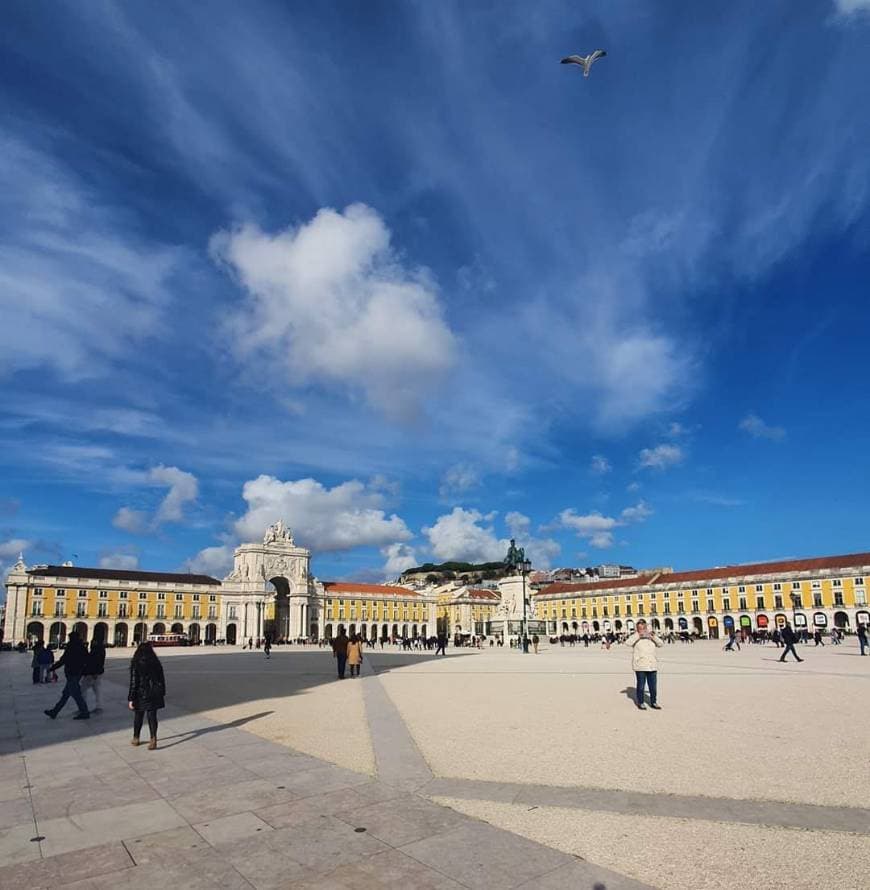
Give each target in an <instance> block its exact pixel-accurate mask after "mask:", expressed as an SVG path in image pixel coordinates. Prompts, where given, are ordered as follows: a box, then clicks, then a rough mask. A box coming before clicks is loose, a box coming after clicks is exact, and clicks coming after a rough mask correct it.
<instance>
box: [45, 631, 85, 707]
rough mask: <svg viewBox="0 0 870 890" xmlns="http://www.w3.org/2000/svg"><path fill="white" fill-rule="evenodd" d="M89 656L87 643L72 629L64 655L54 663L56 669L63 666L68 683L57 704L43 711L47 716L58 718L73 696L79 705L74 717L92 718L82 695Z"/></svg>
mask: <svg viewBox="0 0 870 890" xmlns="http://www.w3.org/2000/svg"><path fill="white" fill-rule="evenodd" d="M87 658H88V650H87V649H86V648H85V644H84V643H83V642H82V639H81V637H80V636H79V635H78V633H77V632H76V631H72V632H71V633H70V635H69V639H68V640H67V644H66V649H65V650H64V653H63V655H62V656H61V658H59V659H58V660H57V661H56V662H55V665H54V669H55V670H57V669H58V668H60V667H63V672H64V676H65V677H66V683H64V686H63V692H61V694H60V698H59V699H58V702H57V704H56V705H55V706H54V707H53V708H49V709H48V710H47V711H43V713H44V714H45V716H46V717H51V719H52V720H55V719H57V715H58V714H59V713H60V712H61V711H62V710H63V709H64V706H65V705H66V703H67V702H68V701H69V700H70V698H72V699H73V701H75V703H76V704H77V705H78V707H79V712H78V714H76V715H75V717H74V718H73V719H74V720H88V719H89V718H90V716H91V714H90V711H88V706H87V704H86V703H85V700H84V697H83V696H82V688H81V681H82V674H84V672H85V664H86V662H87Z"/></svg>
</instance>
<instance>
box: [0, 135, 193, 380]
mask: <svg viewBox="0 0 870 890" xmlns="http://www.w3.org/2000/svg"><path fill="white" fill-rule="evenodd" d="M0 190H2V192H3V195H4V203H5V205H6V208H7V211H6V212H7V213H8V214H10V215H11V216H13V217H14V218H15V219H16V220H17V223H16V225H15V226H14V227H8V228H7V229H6V230H5V231H4V238H3V243H2V246H0V311H2V314H3V319H4V323H3V326H2V330H0V375H2V374H9V373H12V372H15V371H19V370H28V369H36V368H42V369H48V370H50V371H52V372H54V373H56V374H57V375H58V376H59V377H60V378H62V379H65V380H72V381H75V380H81V379H84V378H89V377H94V376H100V375H105V374H106V373H108V372H109V370H110V369H111V368H112V367H113V366H114V365H115V364H117V363H118V362H120V361H121V360H123V358H124V356H125V355H127V354H128V353H129V351H130V350H132V349H135V348H136V346H137V345H141V344H143V343H145V342H146V341H147V340H148V339H149V338H153V337H155V336H156V335H158V334H159V333H160V332H161V331H162V329H163V328H162V326H163V323H164V320H165V319H164V311H165V309H166V307H167V305H168V304H169V302H170V279H171V278H172V275H173V273H174V272H175V270H176V269H177V268H178V267H179V265H180V263H181V261H182V257H183V256H184V251H181V250H179V249H176V248H172V247H169V246H166V245H160V244H158V243H154V242H150V241H147V240H144V239H141V238H139V237H138V236H136V235H135V234H134V233H133V232H132V231H130V229H129V227H128V225H127V224H126V221H125V219H124V217H123V215H122V214H120V213H119V212H118V211H117V209H115V208H114V207H112V206H110V204H109V203H108V201H106V200H104V199H103V198H102V196H100V195H99V194H98V193H96V192H95V191H94V190H93V189H92V188H90V187H88V186H86V185H85V184H84V182H83V181H82V180H81V179H80V177H78V176H77V175H76V174H75V173H74V172H73V171H72V170H71V169H69V168H68V167H67V166H66V164H65V163H64V162H63V161H62V160H61V159H59V158H58V157H56V156H53V155H50V154H47V153H45V152H44V151H41V150H39V149H37V148H34V147H31V146H29V145H28V144H26V143H25V142H23V141H22V140H20V139H16V138H13V137H9V136H7V137H5V138H2V139H0ZM34 330H38V331H39V336H33V335H32V332H33V331H34Z"/></svg>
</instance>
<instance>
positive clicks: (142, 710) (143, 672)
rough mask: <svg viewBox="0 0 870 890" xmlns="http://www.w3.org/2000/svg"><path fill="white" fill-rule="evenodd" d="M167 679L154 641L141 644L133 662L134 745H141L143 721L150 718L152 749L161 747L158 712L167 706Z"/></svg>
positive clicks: (132, 708)
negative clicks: (158, 745) (152, 643)
mask: <svg viewBox="0 0 870 890" xmlns="http://www.w3.org/2000/svg"><path fill="white" fill-rule="evenodd" d="M165 699H166V680H165V679H164V676H163V665H162V664H160V659H159V658H158V657H157V653H156V652H155V651H154V648H153V647H152V645H151V644H150V643H140V644H139V648H138V649H137V650H136V652H135V653H134V655H133V658H132V659H131V661H130V690H129V692H128V694H127V701H128V707H129V708H130V710H131V711H133V740H132V742H131V743H130V744H132V745H133V747H136V746H138V744H139V734H140V733H141V731H142V724H143V722H144V721H145V718H146V717H147V718H148V729H149V731H150V733H151V739H150V741H149V742H148V750H149V751H153V750H154V749H155V748H156V747H157V712H158V711H159V710H160V708H163V707H165V706H166V701H165Z"/></svg>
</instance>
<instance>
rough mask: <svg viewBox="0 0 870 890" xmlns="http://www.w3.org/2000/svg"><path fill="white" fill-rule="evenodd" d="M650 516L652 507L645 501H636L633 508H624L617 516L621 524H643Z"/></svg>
mask: <svg viewBox="0 0 870 890" xmlns="http://www.w3.org/2000/svg"><path fill="white" fill-rule="evenodd" d="M652 515H653V510H652V507H650V505H649V504H648V503H647V502H646V501H638V502H637V503H636V504H635V505H634V506H633V507H626V508H625V509H624V510H623V511H622V513H620V514H619V516H620V519H621V520H622V521H623V522H645V521H646V520H647V519H649V518H650V516H652Z"/></svg>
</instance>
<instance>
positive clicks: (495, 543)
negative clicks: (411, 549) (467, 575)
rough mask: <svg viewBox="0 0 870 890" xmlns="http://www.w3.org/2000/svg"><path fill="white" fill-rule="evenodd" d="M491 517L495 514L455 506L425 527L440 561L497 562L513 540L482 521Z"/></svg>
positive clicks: (487, 521) (433, 551)
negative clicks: (498, 533)
mask: <svg viewBox="0 0 870 890" xmlns="http://www.w3.org/2000/svg"><path fill="white" fill-rule="evenodd" d="M491 521H492V514H488V515H487V516H484V514H483V513H481V512H480V511H479V510H464V509H463V508H462V507H454V508H453V510H452V512H450V513H447V514H445V515H443V516H439V517H438V519H437V520H436V521H435V523H434V524H433V525H432V526H431V527H429V528H424V529H423V534H424V535H426V537H427V538H428V539H429V544H430V546H431V548H432V553H433V555H434V556H435V558H436V559H437V560H439V561H440V562H445V561H450V560H455V561H458V562H496V561H498V560H502V559H504V557H505V554H506V553H507V550H508V546H509V544H510V541H509V540H508V539H507V538H499V537H498V536H497V535H496V533H495V530H494V529H493V527H492V525H485V524H483V523H489V522H491Z"/></svg>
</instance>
